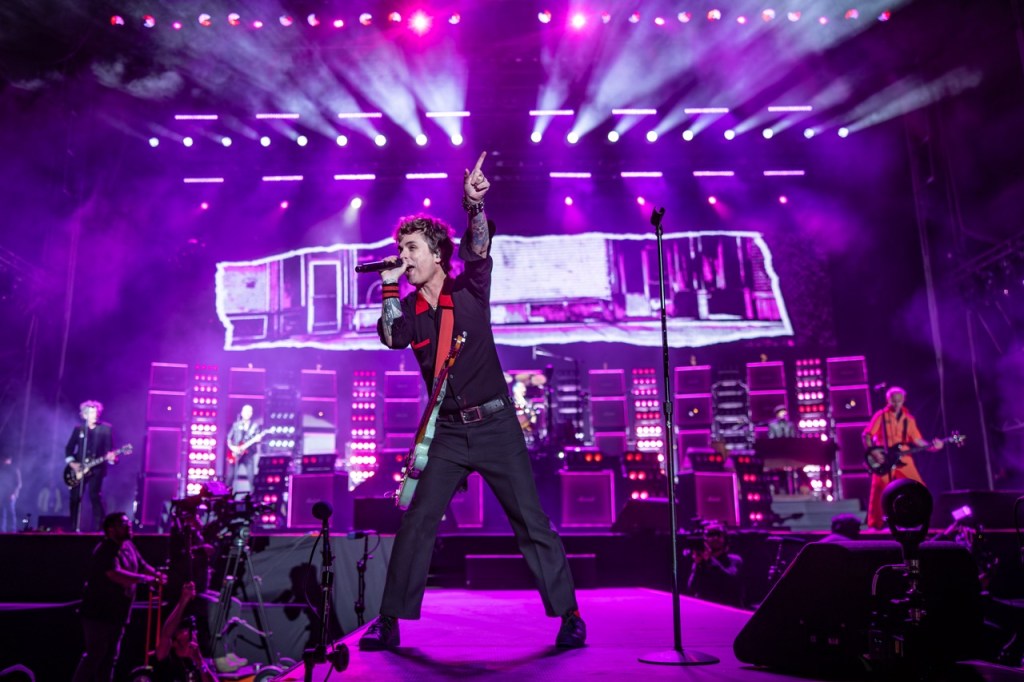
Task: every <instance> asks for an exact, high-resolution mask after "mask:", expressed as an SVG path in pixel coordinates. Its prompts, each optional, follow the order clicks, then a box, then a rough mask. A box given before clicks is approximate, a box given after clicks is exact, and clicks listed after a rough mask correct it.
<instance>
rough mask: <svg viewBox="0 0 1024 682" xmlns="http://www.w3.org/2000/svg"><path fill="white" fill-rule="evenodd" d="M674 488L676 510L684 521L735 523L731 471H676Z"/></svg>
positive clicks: (735, 497)
mask: <svg viewBox="0 0 1024 682" xmlns="http://www.w3.org/2000/svg"><path fill="white" fill-rule="evenodd" d="M677 490H678V498H679V512H680V514H681V516H682V518H683V519H684V520H687V521H689V519H693V518H700V519H703V520H704V521H720V522H722V523H724V524H726V525H728V526H738V525H739V518H740V511H739V496H738V495H737V489H736V474H734V473H733V472H731V471H687V472H683V473H681V474H679V487H678V488H677ZM666 516H667V515H666Z"/></svg>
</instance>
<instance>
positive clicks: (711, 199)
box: [708, 196, 718, 206]
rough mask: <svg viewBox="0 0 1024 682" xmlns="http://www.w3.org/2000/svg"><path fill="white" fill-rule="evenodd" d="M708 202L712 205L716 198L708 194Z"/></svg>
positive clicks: (716, 200) (716, 201)
mask: <svg viewBox="0 0 1024 682" xmlns="http://www.w3.org/2000/svg"><path fill="white" fill-rule="evenodd" d="M708 203H709V204H711V205H712V206H714V205H715V204H717V203H718V198H717V197H714V196H710V197H708Z"/></svg>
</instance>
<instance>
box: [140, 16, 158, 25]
mask: <svg viewBox="0 0 1024 682" xmlns="http://www.w3.org/2000/svg"><path fill="white" fill-rule="evenodd" d="M142 25H143V26H145V27H146V28H153V27H154V26H156V17H154V16H153V15H152V14H147V15H145V16H144V17H142Z"/></svg>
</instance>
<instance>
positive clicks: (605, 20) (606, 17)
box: [601, 12, 612, 24]
mask: <svg viewBox="0 0 1024 682" xmlns="http://www.w3.org/2000/svg"><path fill="white" fill-rule="evenodd" d="M611 20H612V15H611V14H610V13H608V12H601V23H602V24H607V23H609V22H611Z"/></svg>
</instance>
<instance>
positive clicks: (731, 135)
mask: <svg viewBox="0 0 1024 682" xmlns="http://www.w3.org/2000/svg"><path fill="white" fill-rule="evenodd" d="M722 135H723V136H724V137H725V139H727V140H735V139H736V131H735V130H733V129H732V128H729V129H728V130H726V131H725V132H724V133H722Z"/></svg>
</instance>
